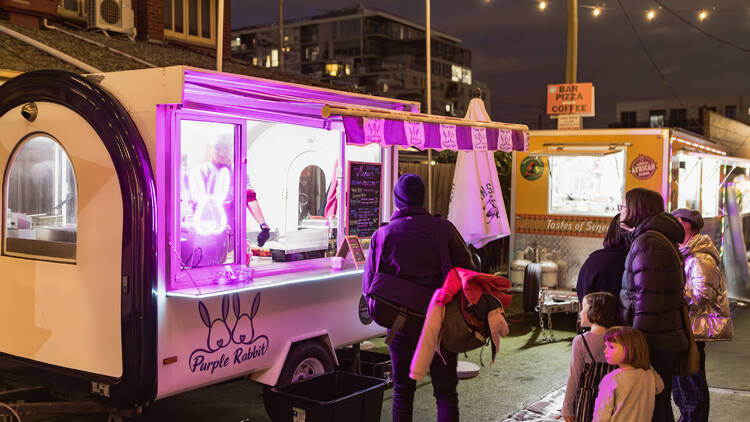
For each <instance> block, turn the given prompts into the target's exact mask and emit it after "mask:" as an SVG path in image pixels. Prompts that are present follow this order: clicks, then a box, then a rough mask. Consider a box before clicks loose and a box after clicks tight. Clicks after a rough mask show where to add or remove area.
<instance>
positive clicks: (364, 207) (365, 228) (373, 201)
mask: <svg viewBox="0 0 750 422" xmlns="http://www.w3.org/2000/svg"><path fill="white" fill-rule="evenodd" d="M381 170H382V165H381V164H380V163H360V162H354V161H352V162H350V163H349V212H348V215H347V217H348V221H347V224H346V227H347V233H346V234H348V235H355V236H359V237H370V236H372V234H373V233H374V232H375V230H377V229H378V227H380V186H381V183H380V182H381V176H382V171H381Z"/></svg>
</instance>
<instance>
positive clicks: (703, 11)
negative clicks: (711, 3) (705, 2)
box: [698, 10, 708, 21]
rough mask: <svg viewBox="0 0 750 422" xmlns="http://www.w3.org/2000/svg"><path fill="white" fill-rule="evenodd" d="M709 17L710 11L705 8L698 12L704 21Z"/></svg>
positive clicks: (700, 19)
mask: <svg viewBox="0 0 750 422" xmlns="http://www.w3.org/2000/svg"><path fill="white" fill-rule="evenodd" d="M707 17H708V12H706V11H705V10H701V11H700V12H698V20H699V21H704V20H706V18H707Z"/></svg>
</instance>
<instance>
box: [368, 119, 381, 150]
mask: <svg viewBox="0 0 750 422" xmlns="http://www.w3.org/2000/svg"><path fill="white" fill-rule="evenodd" d="M384 126H385V122H384V121H383V120H382V119H368V120H367V123H366V128H365V139H366V140H367V142H371V143H377V144H380V143H382V142H383V137H382V135H381V133H382V132H383V128H384Z"/></svg>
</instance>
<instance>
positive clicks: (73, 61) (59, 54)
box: [0, 25, 103, 73]
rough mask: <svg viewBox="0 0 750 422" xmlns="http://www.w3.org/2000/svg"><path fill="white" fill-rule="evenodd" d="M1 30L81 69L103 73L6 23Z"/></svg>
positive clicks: (0, 27) (87, 71)
mask: <svg viewBox="0 0 750 422" xmlns="http://www.w3.org/2000/svg"><path fill="white" fill-rule="evenodd" d="M0 32H2V33H3V34H5V35H8V36H11V37H13V38H15V39H17V40H19V41H23V42H25V43H26V44H29V45H31V46H32V47H36V48H38V49H39V50H42V51H44V52H45V53H47V54H49V55H50V56H53V57H56V58H58V59H60V60H62V61H64V62H65V63H68V64H71V65H73V66H75V67H77V68H79V69H81V70H83V71H84V72H86V73H103V72H102V71H101V70H99V69H97V68H95V67H93V66H91V65H88V64H86V63H84V62H82V61H80V60H78V59H76V58H73V57H71V56H69V55H67V54H65V53H63V52H62V51H60V50H55V49H54V48H52V47H50V46H48V45H47V44H43V43H40V42H39V41H37V40H35V39H33V38H29V37H27V36H26V35H23V34H21V33H20V32H16V31H14V30H12V29H10V28H7V27H5V26H4V25H0Z"/></svg>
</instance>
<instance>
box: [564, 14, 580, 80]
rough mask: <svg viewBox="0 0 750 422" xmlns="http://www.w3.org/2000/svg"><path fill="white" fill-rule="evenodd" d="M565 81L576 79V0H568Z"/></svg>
mask: <svg viewBox="0 0 750 422" xmlns="http://www.w3.org/2000/svg"><path fill="white" fill-rule="evenodd" d="M566 53H567V57H566V65H565V83H568V84H574V83H576V82H577V79H578V0H568V48H567V50H566Z"/></svg>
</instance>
